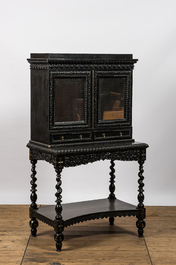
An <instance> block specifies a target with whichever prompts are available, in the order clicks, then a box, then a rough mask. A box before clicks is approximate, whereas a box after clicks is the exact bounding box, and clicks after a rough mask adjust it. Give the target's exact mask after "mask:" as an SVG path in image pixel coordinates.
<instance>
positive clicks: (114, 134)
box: [94, 128, 132, 140]
mask: <svg viewBox="0 0 176 265" xmlns="http://www.w3.org/2000/svg"><path fill="white" fill-rule="evenodd" d="M131 137H132V132H131V128H130V129H129V128H128V129H121V130H111V131H97V132H94V139H95V140H103V139H104V140H108V139H114V140H116V139H119V140H120V139H131Z"/></svg>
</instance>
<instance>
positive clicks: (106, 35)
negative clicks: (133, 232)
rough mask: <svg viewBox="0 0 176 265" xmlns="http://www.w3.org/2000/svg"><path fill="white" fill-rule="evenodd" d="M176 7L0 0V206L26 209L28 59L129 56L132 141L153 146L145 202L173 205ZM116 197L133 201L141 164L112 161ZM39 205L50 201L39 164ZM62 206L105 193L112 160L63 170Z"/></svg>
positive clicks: (51, 188)
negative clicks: (58, 55)
mask: <svg viewBox="0 0 176 265" xmlns="http://www.w3.org/2000/svg"><path fill="white" fill-rule="evenodd" d="M175 10H176V1H175V0H158V1H157V0H148V1H144V0H133V1H131V0H84V1H82V0H37V1H36V0H25V1H24V0H6V1H3V0H1V9H0V38H1V40H0V54H1V56H0V90H1V97H0V100H1V103H0V126H1V130H0V138H1V148H0V156H1V157H0V162H1V166H0V204H29V203H30V199H29V196H30V192H29V190H30V184H29V182H30V163H29V159H28V149H27V148H26V144H27V142H28V141H29V137H30V72H29V64H28V63H27V61H26V59H27V58H29V56H30V53H35V52H41V53H45V52H46V53H132V54H133V56H134V58H135V59H139V62H138V63H137V64H136V65H135V69H134V84H133V88H134V92H133V137H134V139H136V140H137V141H141V142H146V143H148V144H149V145H150V147H149V149H148V150H147V161H146V163H145V167H144V169H145V172H144V176H145V204H146V205H176V151H175V150H176V148H175V147H176V138H175V134H176V118H175V112H176V104H175V103H176V67H175V60H176V15H175ZM115 169H116V195H117V197H118V198H119V199H122V200H126V201H128V202H131V203H135V204H136V203H137V198H136V197H137V188H138V184H137V179H138V175H137V174H138V164H137V163H136V162H118V161H117V162H116V168H115ZM37 172H38V174H37V176H38V182H37V183H38V203H39V204H42V203H43V204H52V203H54V201H55V196H54V193H55V171H54V169H53V168H52V166H51V165H50V164H47V163H45V162H39V163H38V167H37ZM62 180H63V194H62V195H63V202H70V201H81V200H91V199H95V198H103V197H107V196H108V194H109V189H108V186H109V161H105V162H96V163H94V164H89V165H86V166H80V167H77V168H69V169H65V170H64V171H63V174H62Z"/></svg>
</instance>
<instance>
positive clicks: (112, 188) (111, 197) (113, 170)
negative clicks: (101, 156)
mask: <svg viewBox="0 0 176 265" xmlns="http://www.w3.org/2000/svg"><path fill="white" fill-rule="evenodd" d="M114 166H115V163H114V161H113V160H111V166H110V170H111V171H110V173H109V175H110V176H111V178H110V181H109V182H110V185H109V191H110V194H109V199H116V197H115V194H114V191H115V184H114V183H115V174H114V173H115V169H114Z"/></svg>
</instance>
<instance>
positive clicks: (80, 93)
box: [54, 77, 84, 122]
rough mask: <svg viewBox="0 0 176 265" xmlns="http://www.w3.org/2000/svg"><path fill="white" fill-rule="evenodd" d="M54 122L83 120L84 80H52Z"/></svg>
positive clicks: (73, 78) (63, 78)
mask: <svg viewBox="0 0 176 265" xmlns="http://www.w3.org/2000/svg"><path fill="white" fill-rule="evenodd" d="M54 91H55V93H54V102H55V122H72V121H74V122H78V121H83V120H84V78H76V77H59V78H55V79H54Z"/></svg>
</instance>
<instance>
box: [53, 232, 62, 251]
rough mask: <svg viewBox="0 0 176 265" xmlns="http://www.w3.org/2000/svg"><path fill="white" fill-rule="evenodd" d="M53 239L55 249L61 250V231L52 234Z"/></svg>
mask: <svg viewBox="0 0 176 265" xmlns="http://www.w3.org/2000/svg"><path fill="white" fill-rule="evenodd" d="M54 240H55V241H56V251H58V252H59V251H62V241H63V240H64V236H63V234H62V233H56V234H55V235H54Z"/></svg>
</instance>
